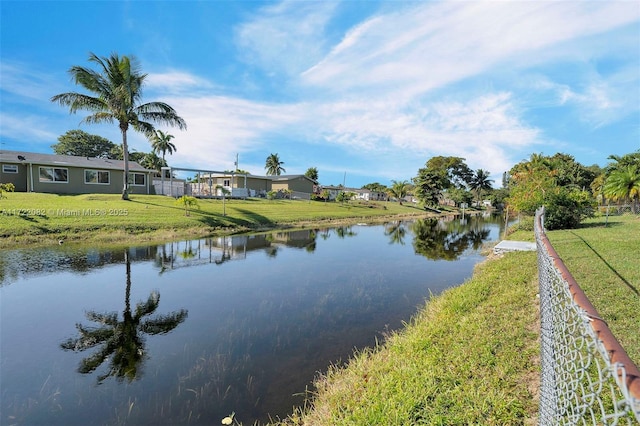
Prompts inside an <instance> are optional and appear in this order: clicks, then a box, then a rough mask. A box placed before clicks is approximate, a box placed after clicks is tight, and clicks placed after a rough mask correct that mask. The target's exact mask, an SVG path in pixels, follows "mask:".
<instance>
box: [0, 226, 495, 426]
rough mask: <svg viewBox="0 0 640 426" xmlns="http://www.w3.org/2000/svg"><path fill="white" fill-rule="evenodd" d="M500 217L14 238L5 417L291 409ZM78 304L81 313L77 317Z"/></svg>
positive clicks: (411, 306)
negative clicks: (74, 239) (178, 237)
mask: <svg viewBox="0 0 640 426" xmlns="http://www.w3.org/2000/svg"><path fill="white" fill-rule="evenodd" d="M501 222H502V221H501V220H500V219H499V218H498V219H497V220H493V221H492V220H491V219H483V218H481V217H474V218H465V220H464V221H462V223H456V221H450V220H449V219H446V218H445V219H440V220H423V221H416V222H403V221H397V222H393V223H387V224H385V225H384V226H377V225H372V226H361V225H355V226H344V227H339V228H318V229H309V230H300V231H294V232H288V231H279V232H269V233H261V234H250V235H234V236H221V237H215V238H206V239H200V240H186V241H175V242H169V243H166V244H161V245H157V246H151V247H140V248H128V249H119V250H114V251H108V250H101V249H96V248H88V247H71V246H55V247H52V248H45V249H32V250H29V249H24V250H7V251H4V252H2V256H0V273H1V274H2V275H1V278H2V283H3V285H0V303H2V309H0V317H1V321H0V325H1V326H2V333H1V334H0V336H1V338H2V363H0V372H1V379H2V387H3V392H2V406H1V407H0V412H1V413H2V418H0V423H1V424H4V423H5V422H6V423H7V424H13V423H16V424H48V425H65V426H69V425H85V424H96V423H100V424H132V425H142V424H153V425H160V424H171V425H178V424H202V425H211V424H219V422H220V419H222V418H223V417H225V416H227V415H229V413H231V412H232V411H234V412H235V413H236V418H237V419H238V421H240V422H242V423H243V424H253V423H254V421H266V420H267V419H268V418H269V417H270V416H271V417H273V418H275V417H277V416H280V417H283V416H286V415H287V413H289V412H290V410H291V408H292V406H293V405H301V404H303V403H304V396H303V393H304V391H305V389H307V388H308V387H310V385H311V381H312V379H313V377H314V376H315V375H316V374H317V372H318V371H322V370H324V369H326V367H327V366H328V365H329V364H331V363H339V362H340V361H341V360H342V361H344V360H346V359H348V357H349V356H350V355H351V354H352V351H353V349H354V348H364V347H367V346H371V345H375V344H376V341H380V340H381V339H382V338H383V335H384V333H385V332H387V331H389V330H395V329H397V328H399V327H401V326H402V324H403V323H404V322H406V321H408V320H409V319H410V317H411V315H413V314H414V313H415V312H416V310H417V309H418V307H419V306H421V305H422V304H423V302H424V300H425V299H426V298H428V297H429V296H430V295H431V294H438V293H439V292H440V291H442V290H444V289H446V288H448V287H450V286H452V285H456V284H458V283H460V282H463V281H464V280H465V279H467V278H468V277H469V276H470V274H471V271H472V270H473V266H474V265H475V263H476V262H478V261H479V260H480V259H481V258H482V257H481V256H480V255H479V254H478V253H477V252H476V251H475V249H477V248H479V247H480V246H481V244H482V241H483V239H489V238H497V236H498V235H499V232H498V231H499V224H500V223H501ZM492 233H493V234H492ZM492 235H493V236H492ZM463 253H464V254H463ZM416 254H417V255H416ZM443 259H445V260H447V261H440V260H443ZM454 259H455V260H456V261H455V263H452V262H451V260H454ZM125 274H126V286H125V295H124V296H125V297H124V299H125V300H124V310H122V305H123V303H122V283H121V281H122V277H124V276H125ZM7 283H11V285H7ZM132 283H133V284H132ZM160 293H161V294H162V306H159V301H160ZM187 310H188V321H187V320H186V317H187ZM162 311H165V312H167V313H166V314H162ZM120 312H122V314H120ZM158 312H160V313H158ZM79 318H80V319H82V318H86V320H85V321H84V322H85V323H84V324H77V325H76V327H75V328H74V324H75V323H76V321H78V319H79ZM178 325H179V326H178ZM160 335H162V337H160ZM67 336H72V338H71V339H68V340H66V341H64V342H62V340H63V339H64V338H65V337H67ZM61 342H62V344H61ZM61 348H62V349H64V351H63V350H61ZM75 371H79V372H80V373H83V374H76V373H74V374H69V372H75ZM143 371H144V374H141V373H142V372H143ZM94 375H95V376H97V380H98V383H101V384H100V386H95V381H96V377H94ZM109 377H111V378H113V379H114V380H109V379H108V378H109ZM134 379H135V380H134Z"/></svg>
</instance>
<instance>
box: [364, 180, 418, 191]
mask: <svg viewBox="0 0 640 426" xmlns="http://www.w3.org/2000/svg"><path fill="white" fill-rule="evenodd" d="M405 182H406V181H405ZM408 184H409V183H408V182H407V185H408ZM362 189H368V190H369V191H374V192H385V193H386V192H388V191H389V188H387V187H386V186H384V185H382V184H381V183H378V182H373V183H368V184H366V185H363V186H362Z"/></svg>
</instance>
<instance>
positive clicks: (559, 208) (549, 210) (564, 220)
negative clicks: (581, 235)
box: [544, 188, 595, 230]
mask: <svg viewBox="0 0 640 426" xmlns="http://www.w3.org/2000/svg"><path fill="white" fill-rule="evenodd" d="M545 201H546V202H545V218H544V227H545V228H546V229H549V230H552V229H572V228H577V227H578V225H579V224H580V222H581V221H582V220H583V219H586V218H588V217H593V216H594V212H595V205H594V200H593V198H592V197H591V196H590V194H589V193H587V192H586V191H579V190H573V191H569V190H566V189H565V188H561V189H560V190H559V191H557V192H554V193H552V194H550V195H548V196H547V197H546V200H545Z"/></svg>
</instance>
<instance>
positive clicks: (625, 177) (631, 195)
mask: <svg viewBox="0 0 640 426" xmlns="http://www.w3.org/2000/svg"><path fill="white" fill-rule="evenodd" d="M604 195H606V196H607V197H609V198H611V199H612V200H629V201H631V202H632V203H633V212H634V213H636V212H637V211H638V199H640V169H639V168H638V167H637V166H635V165H630V166H627V167H623V168H619V169H616V170H614V171H612V172H611V174H610V175H609V177H608V178H607V180H606V182H605V184H604Z"/></svg>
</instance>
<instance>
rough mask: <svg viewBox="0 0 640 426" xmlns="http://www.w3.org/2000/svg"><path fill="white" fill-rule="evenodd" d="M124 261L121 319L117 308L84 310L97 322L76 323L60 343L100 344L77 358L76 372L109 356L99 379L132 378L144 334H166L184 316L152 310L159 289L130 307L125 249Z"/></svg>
mask: <svg viewBox="0 0 640 426" xmlns="http://www.w3.org/2000/svg"><path fill="white" fill-rule="evenodd" d="M125 263H126V271H127V286H126V292H125V309H124V312H123V319H122V320H119V319H118V313H117V312H110V313H99V312H95V311H88V312H86V314H85V315H86V317H87V319H88V320H89V321H92V322H94V323H97V325H94V326H84V325H82V324H80V323H78V324H76V328H77V329H78V333H79V336H78V337H75V338H70V339H68V340H67V341H66V342H64V343H62V344H60V347H61V348H62V349H64V350H70V351H74V352H82V351H85V350H87V349H91V348H94V347H99V349H98V351H97V352H95V353H94V354H93V355H91V356H89V357H87V358H84V359H83V360H82V361H81V362H80V366H79V367H78V372H79V373H82V374H89V373H91V372H93V371H95V370H96V369H97V368H98V367H99V366H100V365H102V363H103V362H105V361H106V360H107V359H109V367H108V370H107V372H106V373H104V374H102V375H100V376H98V383H101V382H102V381H104V380H105V379H106V378H108V377H110V376H113V377H115V378H116V379H118V380H119V381H121V380H123V379H125V378H126V379H127V380H128V381H133V380H135V379H136V378H138V377H139V376H140V374H141V373H140V370H141V367H142V363H143V361H144V359H145V358H146V354H145V347H144V345H145V339H144V335H145V334H147V335H156V334H166V333H168V332H170V331H171V330H173V329H174V328H176V327H177V326H178V325H179V324H180V323H182V322H183V321H184V320H185V319H186V318H187V311H186V310H185V309H182V310H180V311H176V312H171V313H169V314H166V315H156V316H155V317H153V318H146V317H148V316H149V315H151V314H153V313H154V312H155V311H156V309H158V305H159V304H160V293H159V292H157V291H152V292H151V294H150V295H149V298H148V299H147V301H146V302H139V303H137V304H136V306H135V309H134V310H133V312H132V311H131V304H130V300H129V298H130V294H131V261H130V260H129V255H128V252H127V251H125Z"/></svg>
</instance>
